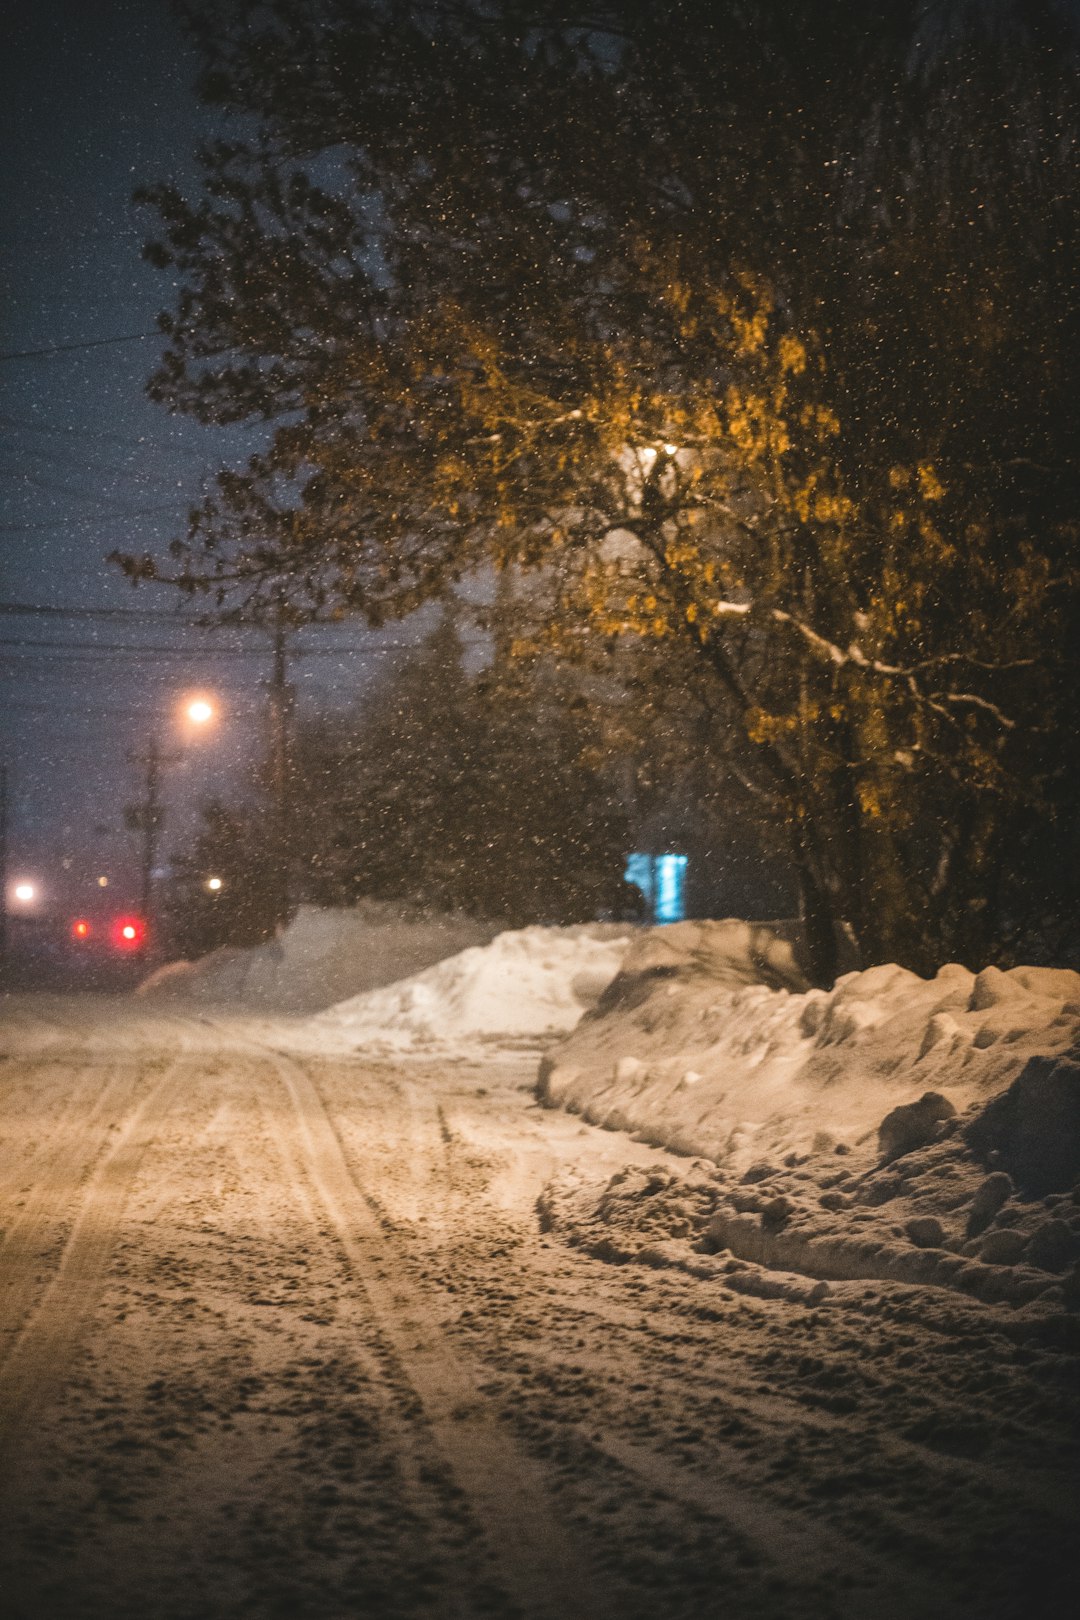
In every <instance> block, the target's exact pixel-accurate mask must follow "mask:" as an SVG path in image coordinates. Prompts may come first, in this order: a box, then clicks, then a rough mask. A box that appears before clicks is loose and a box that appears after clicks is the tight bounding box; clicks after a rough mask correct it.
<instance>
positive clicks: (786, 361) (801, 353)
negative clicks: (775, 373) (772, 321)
mask: <svg viewBox="0 0 1080 1620" xmlns="http://www.w3.org/2000/svg"><path fill="white" fill-rule="evenodd" d="M780 369H781V371H792V372H794V373H795V375H796V376H799V375H800V373H802V372H804V371H805V370H806V347H805V345H804V344H802V343H801V342H800V341H799V339H798V338H797V337H787V336H785V337H782V338H781V339H780Z"/></svg>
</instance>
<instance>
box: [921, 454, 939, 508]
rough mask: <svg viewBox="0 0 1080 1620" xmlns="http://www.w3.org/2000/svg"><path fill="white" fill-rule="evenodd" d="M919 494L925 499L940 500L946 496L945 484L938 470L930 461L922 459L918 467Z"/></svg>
mask: <svg viewBox="0 0 1080 1620" xmlns="http://www.w3.org/2000/svg"><path fill="white" fill-rule="evenodd" d="M918 477H919V494H920V495H921V496H922V498H923V500H924V501H940V500H944V498H945V486H944V484H943V483H942V482H941V480H940V479H939V478H938V475H937V473H936V471H935V470H934V468H933V466H932V465H931V464H930V462H928V461H921V462H920V463H919V467H918Z"/></svg>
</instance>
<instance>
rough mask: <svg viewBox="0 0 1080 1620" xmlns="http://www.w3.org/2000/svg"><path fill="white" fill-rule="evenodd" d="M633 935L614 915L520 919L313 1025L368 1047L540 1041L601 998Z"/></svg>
mask: <svg viewBox="0 0 1080 1620" xmlns="http://www.w3.org/2000/svg"><path fill="white" fill-rule="evenodd" d="M629 944H630V936H629V933H628V930H627V929H625V928H621V927H618V926H615V925H613V924H605V923H588V924H582V925H581V926H579V927H572V928H539V927H536V928H522V929H517V930H515V931H512V932H508V933H502V934H499V935H498V936H497V937H496V938H495V939H493V940H492V941H491V943H490V944H487V945H483V946H474V947H472V948H471V949H469V950H465V951H461V952H460V953H459V954H458V955H457V956H453V957H450V958H449V960H447V961H445V962H440V963H438V965H437V966H435V967H430V968H428V969H427V970H426V971H425V972H423V973H419V974H415V975H413V976H412V977H411V978H408V979H404V980H403V981H402V982H401V983H398V984H392V985H388V986H387V987H386V988H385V989H381V990H373V991H370V992H369V993H368V994H366V995H362V996H356V997H354V998H353V999H352V1000H351V1001H346V1002H344V1003H343V1004H342V1005H340V1006H337V1007H333V1008H331V1009H330V1010H329V1011H328V1012H325V1013H323V1014H322V1015H321V1016H320V1017H319V1018H316V1019H312V1020H311V1021H310V1023H309V1025H308V1029H309V1030H310V1031H311V1032H312V1034H314V1035H315V1036H316V1037H317V1036H318V1035H320V1034H321V1035H323V1036H325V1037H326V1038H327V1040H328V1041H329V1042H330V1043H331V1044H333V1045H334V1046H335V1047H339V1048H340V1046H342V1045H344V1046H345V1047H347V1048H350V1049H354V1050H355V1049H358V1048H363V1049H364V1050H365V1051H370V1050H374V1049H378V1048H382V1049H384V1050H408V1049H410V1048H415V1047H424V1048H432V1047H437V1048H440V1049H443V1050H447V1049H451V1050H454V1051H469V1050H471V1049H472V1048H473V1047H474V1046H475V1045H476V1044H477V1043H480V1044H486V1043H492V1042H494V1043H497V1044H501V1045H506V1044H513V1043H515V1042H521V1043H526V1044H534V1043H535V1042H537V1041H538V1040H541V1039H543V1038H545V1037H549V1036H551V1035H557V1034H564V1033H565V1032H566V1031H567V1030H569V1029H572V1028H573V1027H574V1025H575V1024H576V1023H577V1021H578V1019H579V1018H580V1017H581V1015H582V1013H583V1012H584V1011H585V1010H586V1009H587V1008H589V1007H592V1006H594V1005H595V1003H596V1001H597V999H598V998H599V996H600V995H601V993H602V992H603V990H604V989H606V987H607V985H608V984H610V982H611V980H612V979H613V978H614V977H615V975H616V973H618V971H619V968H620V966H621V964H622V960H623V957H624V956H625V954H626V951H627V949H628V947H629Z"/></svg>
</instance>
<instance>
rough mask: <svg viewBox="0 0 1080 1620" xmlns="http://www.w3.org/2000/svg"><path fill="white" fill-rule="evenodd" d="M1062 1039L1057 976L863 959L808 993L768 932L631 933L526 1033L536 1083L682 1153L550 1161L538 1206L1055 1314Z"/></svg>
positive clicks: (722, 1271) (719, 1263) (776, 1270)
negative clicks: (543, 1048)
mask: <svg viewBox="0 0 1080 1620" xmlns="http://www.w3.org/2000/svg"><path fill="white" fill-rule="evenodd" d="M1078 1054H1080V975H1078V974H1076V973H1072V972H1067V971H1058V970H1054V969H1041V968H1014V969H1011V970H1010V971H1008V972H1002V971H1000V970H999V969H997V968H993V967H991V968H986V969H984V970H983V971H982V972H981V973H978V974H975V973H970V972H968V971H967V970H966V969H965V968H962V967H959V966H956V965H955V964H953V965H950V966H948V967H945V968H943V969H942V970H941V972H940V973H938V974H937V975H936V977H935V978H933V979H931V980H925V979H920V978H918V977H917V976H916V975H915V974H913V973H908V972H906V971H905V970H904V969H903V968H899V967H896V966H887V967H878V968H872V969H870V970H868V971H866V972H862V973H851V974H848V975H847V976H846V977H845V978H843V979H841V980H840V981H839V982H838V984H837V985H836V987H835V988H834V989H833V990H832V991H829V992H825V991H821V990H812V989H807V988H806V987H805V985H803V984H802V982H801V980H800V976H799V970H798V967H797V965H796V962H795V958H794V955H793V954H792V950H791V946H790V943H789V941H788V940H786V939H785V938H783V937H782V935H781V934H780V933H778V932H776V931H774V930H771V929H765V928H762V927H755V926H753V925H749V924H746V923H740V922H719V923H686V924H677V925H674V926H673V927H670V928H665V929H658V930H652V931H650V932H649V933H646V934H644V935H642V936H640V938H639V940H638V941H637V943H636V944H635V945H634V946H633V948H632V949H631V950H630V951H629V952H628V954H627V957H626V960H625V962H624V965H623V969H622V971H621V973H620V974H619V975H618V977H617V978H616V979H615V980H614V981H613V983H612V984H611V986H610V987H609V989H608V990H607V992H606V993H605V994H604V996H603V997H602V998H601V1000H600V1002H599V1004H598V1006H597V1007H596V1009H595V1010H594V1011H593V1012H592V1013H591V1014H589V1015H587V1016H586V1017H585V1018H583V1019H582V1021H581V1023H580V1024H579V1025H578V1027H577V1029H576V1030H574V1031H573V1032H572V1033H571V1034H570V1036H569V1037H568V1038H567V1039H566V1040H564V1041H563V1042H561V1043H560V1044H559V1045H558V1046H557V1047H556V1048H554V1049H553V1050H551V1051H550V1052H549V1053H548V1055H547V1056H546V1058H545V1059H544V1062H543V1064H542V1067H541V1076H540V1092H541V1096H542V1097H543V1099H544V1100H545V1101H547V1102H548V1103H551V1104H562V1105H563V1106H564V1107H567V1108H569V1109H572V1110H574V1111H577V1112H580V1113H582V1114H584V1115H585V1116H586V1117H587V1118H588V1119H590V1120H592V1121H594V1122H596V1123H598V1124H603V1125H608V1126H612V1127H617V1128H621V1129H624V1130H629V1131H632V1132H634V1133H635V1134H636V1135H637V1136H638V1137H639V1138H643V1139H645V1140H647V1141H650V1142H653V1143H655V1144H656V1145H658V1146H664V1147H667V1148H670V1149H674V1150H675V1151H676V1152H682V1153H687V1154H696V1155H700V1156H701V1157H700V1158H699V1159H698V1161H697V1163H696V1164H693V1165H691V1166H690V1167H689V1168H688V1169H687V1171H686V1172H685V1173H679V1172H678V1171H673V1170H672V1169H671V1168H670V1166H663V1165H660V1166H657V1167H655V1169H653V1170H650V1171H642V1170H641V1169H640V1168H634V1169H631V1170H627V1171H624V1172H622V1173H620V1174H619V1175H617V1176H615V1177H614V1178H613V1179H612V1180H611V1181H610V1182H608V1183H607V1184H606V1185H605V1186H603V1187H600V1188H597V1187H587V1186H583V1185H580V1184H578V1183H577V1182H576V1181H575V1178H574V1177H572V1176H571V1177H569V1178H567V1179H564V1181H563V1183H562V1184H555V1185H553V1186H552V1187H550V1188H549V1189H548V1190H547V1192H546V1193H545V1197H544V1200H543V1203H542V1214H543V1218H544V1220H545V1223H546V1224H547V1225H548V1226H549V1227H550V1228H552V1229H555V1228H558V1229H561V1230H562V1231H563V1233H564V1235H566V1236H568V1237H569V1239H570V1240H571V1241H573V1242H576V1243H580V1244H582V1245H584V1246H586V1247H588V1248H590V1249H592V1250H593V1251H594V1252H596V1253H598V1254H600V1255H603V1256H607V1257H609V1258H617V1259H620V1260H625V1259H635V1258H636V1259H639V1260H644V1261H645V1262H646V1263H648V1264H653V1265H679V1266H682V1267H683V1268H684V1269H687V1270H690V1271H692V1272H694V1273H696V1274H707V1275H710V1276H715V1277H717V1278H718V1279H720V1280H721V1281H723V1282H725V1283H726V1284H727V1285H729V1286H731V1287H732V1288H735V1289H738V1290H742V1291H744V1292H752V1293H758V1294H765V1295H767V1296H775V1295H776V1294H777V1293H778V1292H779V1293H785V1292H787V1293H788V1294H790V1295H791V1297H793V1298H802V1299H807V1300H809V1301H810V1302H811V1303H813V1302H815V1301H817V1300H820V1299H823V1298H825V1297H827V1296H828V1294H829V1291H830V1288H833V1287H835V1286H844V1285H851V1286H854V1285H855V1284H857V1283H858V1284H860V1285H865V1284H866V1283H868V1282H872V1283H874V1284H878V1285H882V1286H911V1285H916V1286H919V1287H926V1286H929V1287H930V1288H931V1289H942V1288H944V1289H949V1290H953V1291H960V1292H962V1293H967V1294H968V1295H971V1296H973V1297H974V1298H976V1299H978V1300H981V1301H983V1302H986V1303H990V1304H996V1305H1001V1306H1006V1307H1008V1308H1009V1309H1010V1310H1020V1311H1024V1310H1036V1311H1038V1312H1040V1313H1042V1316H1043V1317H1044V1318H1047V1315H1048V1313H1049V1315H1052V1314H1053V1312H1054V1311H1060V1310H1065V1311H1067V1312H1068V1311H1075V1310H1076V1309H1078V1308H1080V1062H1077V1061H1076V1058H1077V1056H1078ZM808 1279H809V1280H810V1281H809V1282H808ZM1070 1320H1071V1319H1070ZM1054 1331H1058V1330H1057V1329H1056V1328H1055V1330H1054ZM1069 1331H1071V1329H1070V1330H1069Z"/></svg>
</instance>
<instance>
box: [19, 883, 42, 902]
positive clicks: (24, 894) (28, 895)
mask: <svg viewBox="0 0 1080 1620" xmlns="http://www.w3.org/2000/svg"><path fill="white" fill-rule="evenodd" d="M13 893H14V895H15V898H16V900H18V901H19V902H20V904H21V905H24V906H28V905H29V904H30V902H31V901H32V900H36V899H37V890H36V889H35V887H34V885H33V884H32V883H16V885H15V888H14V890H13Z"/></svg>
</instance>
